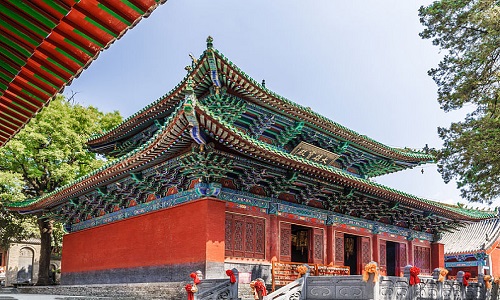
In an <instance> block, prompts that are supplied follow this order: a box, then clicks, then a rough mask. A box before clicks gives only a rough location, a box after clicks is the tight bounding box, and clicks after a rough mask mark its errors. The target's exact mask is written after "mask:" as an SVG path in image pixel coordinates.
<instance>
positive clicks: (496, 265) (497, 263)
mask: <svg viewBox="0 0 500 300" xmlns="http://www.w3.org/2000/svg"><path fill="white" fill-rule="evenodd" d="M490 256H491V264H492V266H491V268H492V271H493V274H491V271H490V273H489V274H490V275H495V276H500V249H499V248H496V247H495V249H493V251H491V253H490Z"/></svg>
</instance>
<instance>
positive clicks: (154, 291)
mask: <svg viewBox="0 0 500 300" xmlns="http://www.w3.org/2000/svg"><path fill="white" fill-rule="evenodd" d="M186 283H187V282H168V283H130V284H101V285H55V286H25V287H19V288H18V291H19V293H23V294H49V295H64V296H86V298H85V299H92V298H96V297H108V298H111V299H120V300H131V299H134V300H135V299H138V300H142V299H144V300H146V299H147V300H153V299H162V300H165V299H176V300H177V299H184V298H185V297H186V293H185V290H184V286H185V285H186Z"/></svg>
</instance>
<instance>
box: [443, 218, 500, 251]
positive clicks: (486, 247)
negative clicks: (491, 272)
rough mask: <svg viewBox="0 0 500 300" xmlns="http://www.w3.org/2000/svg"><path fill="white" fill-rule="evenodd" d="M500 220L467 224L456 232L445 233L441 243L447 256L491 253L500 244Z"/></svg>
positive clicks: (494, 219) (493, 219)
mask: <svg viewBox="0 0 500 300" xmlns="http://www.w3.org/2000/svg"><path fill="white" fill-rule="evenodd" d="M499 239H500V218H498V217H497V218H492V219H488V220H483V221H479V222H473V223H469V224H466V225H465V226H464V227H463V228H461V229H459V230H456V231H454V232H447V233H444V234H443V236H442V237H441V239H440V241H439V243H442V244H444V254H445V255H459V254H474V253H478V252H486V253H489V252H490V251H491V250H492V249H494V248H495V247H496V245H498V244H499V242H500V240H499Z"/></svg>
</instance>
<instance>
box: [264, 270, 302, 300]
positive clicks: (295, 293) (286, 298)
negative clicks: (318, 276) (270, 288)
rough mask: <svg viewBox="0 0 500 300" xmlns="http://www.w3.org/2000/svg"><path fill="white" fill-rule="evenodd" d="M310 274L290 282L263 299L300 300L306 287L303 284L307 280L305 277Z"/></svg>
mask: <svg viewBox="0 0 500 300" xmlns="http://www.w3.org/2000/svg"><path fill="white" fill-rule="evenodd" d="M308 275H309V274H307V275H305V276H304V277H301V278H299V279H297V280H295V281H294V282H292V283H289V284H287V285H285V286H283V287H281V288H279V289H277V290H276V291H274V292H272V293H270V294H269V295H267V296H264V298H263V300H300V299H302V298H300V297H301V292H302V290H303V289H304V287H303V285H304V282H305V280H304V279H305V278H307V276H308Z"/></svg>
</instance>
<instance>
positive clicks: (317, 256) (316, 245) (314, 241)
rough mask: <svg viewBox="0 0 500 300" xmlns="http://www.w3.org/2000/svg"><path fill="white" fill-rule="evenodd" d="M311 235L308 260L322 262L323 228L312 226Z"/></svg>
mask: <svg viewBox="0 0 500 300" xmlns="http://www.w3.org/2000/svg"><path fill="white" fill-rule="evenodd" d="M311 236H312V238H311V247H310V249H311V251H310V256H309V261H310V262H313V263H315V264H323V263H324V253H325V247H324V241H323V229H319V228H313V230H312V234H311Z"/></svg>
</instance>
